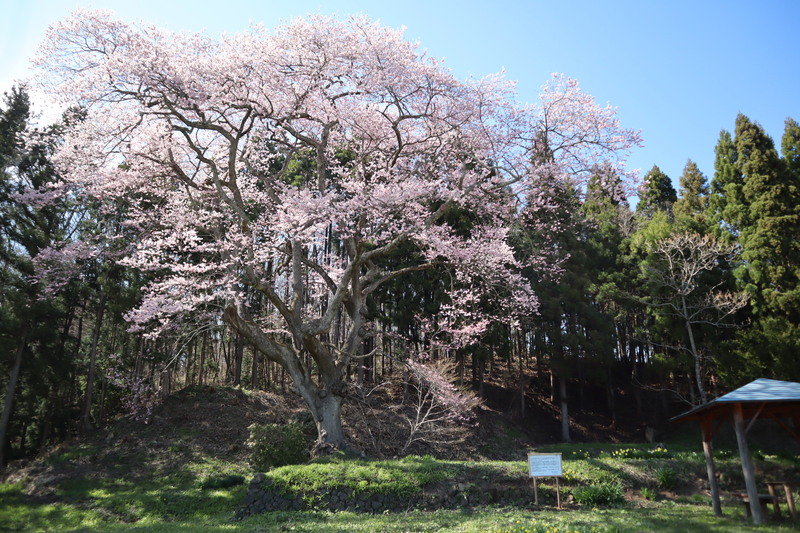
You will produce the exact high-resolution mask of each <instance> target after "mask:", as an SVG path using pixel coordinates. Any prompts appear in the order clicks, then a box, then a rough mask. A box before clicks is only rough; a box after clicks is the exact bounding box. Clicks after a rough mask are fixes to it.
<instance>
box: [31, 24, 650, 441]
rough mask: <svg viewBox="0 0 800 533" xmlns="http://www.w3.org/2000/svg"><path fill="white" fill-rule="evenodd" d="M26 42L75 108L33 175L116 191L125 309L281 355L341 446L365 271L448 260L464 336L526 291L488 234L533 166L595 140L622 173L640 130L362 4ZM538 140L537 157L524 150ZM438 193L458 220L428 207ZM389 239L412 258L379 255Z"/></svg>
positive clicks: (82, 188)
mask: <svg viewBox="0 0 800 533" xmlns="http://www.w3.org/2000/svg"><path fill="white" fill-rule="evenodd" d="M37 63H38V65H39V67H40V68H41V69H42V70H43V74H42V76H41V79H40V84H41V87H42V88H43V89H45V90H47V91H48V92H49V93H50V94H51V95H52V96H53V97H54V98H56V99H57V100H58V101H59V102H60V103H62V104H64V105H68V106H79V107H80V109H81V110H82V112H83V113H84V114H85V118H83V120H81V121H80V122H78V123H77V124H76V125H75V127H74V128H73V129H72V130H71V131H69V132H68V134H67V138H66V140H65V142H64V143H63V146H62V148H61V150H60V151H59V153H58V154H57V155H56V163H57V165H58V167H59V169H60V171H61V172H62V175H63V177H64V180H65V183H66V184H67V185H68V187H67V188H66V189H63V190H60V191H56V190H54V191H53V194H70V195H74V196H76V197H77V198H85V199H86V200H87V201H89V200H91V201H93V202H98V203H99V204H100V205H101V206H103V207H104V208H105V209H107V210H118V211H119V212H122V213H124V224H122V225H121V226H120V227H119V235H120V236H122V235H126V236H129V237H130V236H133V239H132V240H131V242H133V244H132V245H131V247H130V249H129V250H128V254H127V256H126V257H124V258H122V259H120V261H121V262H123V263H125V264H127V265H129V266H133V267H136V268H138V269H142V270H144V271H149V272H150V273H151V275H152V276H153V278H152V279H153V280H154V281H152V283H150V285H149V286H148V287H147V289H146V293H145V295H144V299H143V302H142V304H141V306H140V307H139V308H138V309H136V310H135V311H134V312H132V313H131V314H130V316H129V319H130V321H131V322H132V324H133V327H134V328H140V329H141V330H142V331H143V332H146V334H148V335H157V334H159V333H161V332H164V331H166V330H169V329H170V328H173V327H175V325H176V324H177V323H178V322H179V321H180V320H183V319H186V318H187V317H198V316H202V315H203V314H213V315H216V316H221V317H223V319H224V321H225V322H226V323H227V324H228V325H229V326H230V327H231V328H232V329H233V330H235V331H236V332H238V333H239V334H241V335H242V336H244V337H245V338H246V339H248V340H249V342H251V343H252V344H253V345H254V346H255V347H256V348H257V349H258V350H259V351H260V352H262V353H263V354H265V355H266V356H267V357H268V358H269V359H270V360H272V361H274V362H276V363H277V364H279V365H281V366H282V367H283V368H285V369H286V371H287V373H288V374H289V375H290V376H291V378H292V380H293V383H294V387H295V388H296V390H297V392H298V393H299V394H300V395H301V396H302V397H303V398H304V400H305V402H306V403H307V404H308V407H309V409H310V410H311V413H312V414H313V416H314V419H315V421H316V424H317V428H318V432H319V444H320V445H321V446H324V447H326V448H330V447H342V446H346V438H345V434H344V432H343V429H342V425H341V418H340V408H341V404H342V399H343V398H344V397H345V396H346V394H347V389H348V384H347V369H348V365H350V364H352V363H353V362H354V361H356V360H357V358H358V357H361V356H363V354H362V351H363V341H364V339H365V338H367V337H368V336H369V335H372V334H373V333H372V332H371V329H370V327H369V324H368V323H367V319H366V309H367V300H368V299H369V298H370V297H372V295H373V294H374V293H375V291H376V289H377V288H378V287H380V286H381V285H382V284H384V283H386V282H387V281H389V280H393V279H395V278H397V277H398V276H404V275H409V274H412V273H413V272H418V271H420V270H424V269H430V268H434V267H436V268H443V267H446V268H448V269H449V271H450V272H452V278H453V280H454V281H453V291H452V294H451V295H450V298H451V305H450V306H448V307H447V309H446V310H444V311H443V314H442V316H441V317H440V318H439V321H440V324H444V325H447V327H449V329H448V330H447V331H448V332H449V333H450V334H451V335H452V338H454V339H461V340H460V341H459V342H462V343H465V344H468V343H469V339H470V338H476V337H477V336H479V335H480V334H481V333H482V331H483V330H484V329H485V327H486V325H487V324H488V323H489V322H490V321H491V320H493V319H496V318H500V319H504V320H508V321H511V320H513V317H514V316H517V315H519V314H526V313H531V312H533V311H534V310H535V308H536V298H535V296H534V295H533V294H532V293H531V291H530V288H529V287H528V286H526V284H525V283H524V280H523V278H522V277H521V276H520V269H521V267H522V265H520V264H519V263H518V262H517V261H515V259H514V257H513V255H512V253H511V249H510V247H509V245H508V243H507V236H508V232H509V227H510V225H511V223H512V222H513V219H514V216H515V213H516V211H517V210H518V209H519V208H520V206H521V205H522V204H523V203H524V204H525V205H530V206H532V207H533V208H536V206H537V202H538V203H540V204H541V207H543V208H544V207H546V204H547V200H546V198H545V197H544V196H540V195H537V194H536V190H535V189H534V186H533V184H535V183H536V178H537V176H541V175H546V176H548V179H565V180H570V181H573V182H575V183H577V184H578V185H579V184H580V183H582V181H583V180H585V179H586V178H588V176H589V169H591V168H592V167H595V166H597V164H599V163H600V162H603V163H604V164H611V165H613V166H615V167H616V169H617V170H618V172H619V174H620V175H624V173H625V170H624V168H623V165H624V157H625V155H626V153H627V151H628V150H629V148H631V147H632V146H634V145H636V144H638V143H639V136H638V133H636V132H632V131H629V130H625V129H622V128H621V127H620V125H619V123H618V121H617V119H616V118H615V111H614V109H613V108H610V107H601V106H598V105H597V104H595V102H594V100H593V99H592V98H591V97H590V96H588V95H586V94H585V93H583V92H582V91H581V90H580V87H579V86H578V84H577V82H575V81H573V80H570V79H567V78H565V77H563V76H557V75H556V76H554V77H553V79H552V80H551V82H550V83H549V84H548V85H547V86H546V87H545V89H544V92H543V94H542V98H541V101H540V102H539V103H537V104H534V105H519V104H518V103H517V102H516V96H515V90H514V84H513V83H511V82H509V81H507V80H505V79H504V78H503V77H502V76H489V77H486V78H484V79H479V80H467V81H459V80H457V79H456V78H455V77H454V76H453V75H452V73H451V72H450V71H449V70H448V69H446V68H445V67H444V65H443V64H442V62H441V61H437V60H435V59H433V58H431V57H429V56H428V55H427V54H426V53H423V52H420V51H419V49H418V46H417V45H416V44H415V43H411V42H408V41H406V40H404V38H403V33H402V31H399V30H395V29H391V28H386V27H383V26H380V25H379V24H376V23H374V22H371V21H370V20H368V19H366V18H364V17H350V18H346V19H342V20H340V19H334V18H327V17H323V16H311V17H308V18H306V19H299V20H296V21H294V22H292V23H290V24H288V25H285V26H282V27H279V28H277V29H276V30H274V31H268V30H267V29H265V28H263V27H260V26H255V27H252V28H250V29H249V30H248V31H247V32H244V33H240V34H236V35H225V36H222V37H220V38H218V39H213V38H210V37H208V36H205V35H200V34H191V35H185V34H175V33H170V32H167V31H164V30H161V29H158V28H155V27H152V26H147V25H141V24H139V25H132V24H127V23H124V22H121V21H118V20H115V19H114V18H113V17H112V16H111V15H110V14H109V13H106V12H95V11H80V12H76V13H75V14H73V15H72V16H71V17H70V18H69V19H68V20H66V21H64V22H62V23H59V24H56V25H54V26H53V27H52V28H51V29H50V30H49V34H48V36H47V39H46V41H45V43H44V44H43V46H42V49H41V53H40V56H39V58H38V60H37ZM543 146H546V149H547V151H548V153H549V154H550V157H548V158H546V159H542V158H538V159H537V158H534V157H533V156H532V155H533V154H534V153H538V152H541V151H542V150H543ZM298 169H301V171H298ZM43 200H46V198H40V201H43ZM453 210H461V211H463V212H468V213H470V221H471V222H470V226H469V227H468V228H466V229H465V228H454V227H452V226H451V225H449V224H447V223H446V220H447V216H446V215H447V214H448V213H449V212H452V211H453ZM403 243H413V244H414V245H415V246H416V247H417V249H418V250H419V261H418V262H416V263H415V264H413V265H410V266H409V265H406V266H403V267H402V268H394V269H390V268H386V264H387V263H386V262H385V261H382V259H383V258H385V257H386V256H387V255H388V254H390V253H391V252H392V251H394V250H396V249H397V248H398V247H399V246H400V245H401V244H403ZM87 248H90V247H87V246H83V247H75V246H71V247H65V248H64V250H66V251H70V250H76V249H80V250H84V251H85V250H86V249H87ZM65 255H66V254H65ZM64 259H69V257H65V258H64ZM532 262H533V263H535V266H536V267H537V268H539V269H541V270H543V271H546V270H547V269H548V265H547V264H546V262H544V261H541V260H537V258H533V259H532ZM501 286H502V287H504V289H503V290H502V291H501V290H497V287H501ZM254 294H258V295H260V297H261V299H262V300H263V301H266V302H268V305H267V306H266V307H265V306H263V305H259V306H255V305H253V295H254ZM487 304H491V305H487ZM487 308H491V309H495V310H496V312H497V315H498V317H489V316H481V315H479V314H478V312H479V311H480V310H481V309H487Z"/></svg>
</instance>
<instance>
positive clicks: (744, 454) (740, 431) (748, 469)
mask: <svg viewBox="0 0 800 533" xmlns="http://www.w3.org/2000/svg"><path fill="white" fill-rule="evenodd" d="M733 427H734V429H736V441H737V442H738V444H739V457H741V459H742V473H743V474H744V484H745V486H746V487H747V497H748V498H749V500H750V512H751V513H752V514H753V524H755V525H757V526H758V525H761V523H762V522H763V517H762V516H761V502H760V501H759V499H758V487H756V477H755V474H754V473H753V461H752V460H751V459H750V449H749V448H748V447H747V436H746V435H745V431H744V413H743V412H742V404H741V403H737V404H736V405H734V407H733Z"/></svg>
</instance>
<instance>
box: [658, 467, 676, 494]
mask: <svg viewBox="0 0 800 533" xmlns="http://www.w3.org/2000/svg"><path fill="white" fill-rule="evenodd" d="M656 482H657V483H658V486H659V487H661V488H662V489H664V490H672V489H674V488H675V471H673V470H672V469H671V468H659V469H658V470H656Z"/></svg>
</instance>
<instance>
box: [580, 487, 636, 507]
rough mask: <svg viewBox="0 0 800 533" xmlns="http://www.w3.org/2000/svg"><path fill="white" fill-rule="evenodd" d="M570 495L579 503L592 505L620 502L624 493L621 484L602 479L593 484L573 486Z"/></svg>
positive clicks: (623, 497)
mask: <svg viewBox="0 0 800 533" xmlns="http://www.w3.org/2000/svg"><path fill="white" fill-rule="evenodd" d="M572 496H573V497H574V498H575V501H576V502H578V503H579V504H581V505H588V506H592V507H596V506H600V505H615V504H618V503H622V501H623V500H624V499H625V495H624V494H623V492H622V485H620V484H619V483H615V482H612V481H604V482H601V483H597V484H594V485H587V486H583V487H575V488H574V489H572Z"/></svg>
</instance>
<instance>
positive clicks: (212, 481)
mask: <svg viewBox="0 0 800 533" xmlns="http://www.w3.org/2000/svg"><path fill="white" fill-rule="evenodd" d="M243 484H244V476H240V475H238V474H228V475H224V476H211V477H209V478H208V479H205V480H203V482H202V483H200V488H201V489H227V488H228V487H235V486H237V485H243Z"/></svg>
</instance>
